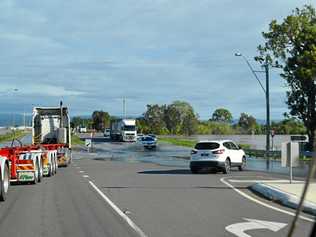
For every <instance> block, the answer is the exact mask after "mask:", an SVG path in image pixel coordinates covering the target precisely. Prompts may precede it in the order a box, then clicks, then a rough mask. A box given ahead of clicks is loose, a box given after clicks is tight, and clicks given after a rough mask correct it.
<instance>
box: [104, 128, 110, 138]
mask: <svg viewBox="0 0 316 237" xmlns="http://www.w3.org/2000/svg"><path fill="white" fill-rule="evenodd" d="M103 135H104V137H106V138H109V137H110V136H111V129H110V128H106V129H104V133H103Z"/></svg>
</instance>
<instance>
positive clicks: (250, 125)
mask: <svg viewBox="0 0 316 237" xmlns="http://www.w3.org/2000/svg"><path fill="white" fill-rule="evenodd" d="M238 126H239V127H240V128H241V129H242V130H243V132H246V133H252V134H253V133H255V131H256V128H257V121H256V119H255V118H254V117H253V116H251V115H248V114H247V113H241V115H240V118H239V121H238Z"/></svg>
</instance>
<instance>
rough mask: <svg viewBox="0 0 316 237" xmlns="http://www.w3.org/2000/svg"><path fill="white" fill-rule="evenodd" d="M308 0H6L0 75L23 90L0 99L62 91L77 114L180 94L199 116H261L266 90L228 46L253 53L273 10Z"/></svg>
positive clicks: (276, 105) (276, 93) (279, 88)
mask: <svg viewBox="0 0 316 237" xmlns="http://www.w3.org/2000/svg"><path fill="white" fill-rule="evenodd" d="M309 2H310V3H312V1H302V0H297V1H288V0H280V1H273V0H267V1H264V2H262V1H252V0H246V1H233V0H223V1H208V0H201V1H194V0H188V1H182V0H174V1H167V0H153V1H147V0H139V1H134V0H126V1H114V0H108V1H101V0H91V1H89V2H87V1H86V0H68V1H64V0H55V1H45V2H43V1H41V0H34V1H26V0H15V1H14V0H3V1H1V2H0V11H1V13H2V14H1V16H0V51H1V54H0V83H1V86H2V88H4V86H5V85H7V88H9V87H10V88H16V87H18V88H19V92H20V96H19V97H17V98H15V100H14V101H12V96H11V95H10V96H9V97H8V98H4V99H2V100H1V101H0V106H4V105H5V104H8V103H9V104H10V106H9V107H7V106H6V107H2V108H9V109H12V108H14V109H16V110H21V108H22V107H23V106H28V104H32V103H33V104H34V103H36V104H39V103H44V104H45V105H47V104H49V103H56V102H55V101H57V99H58V98H59V97H61V98H63V99H64V100H65V101H66V102H67V103H69V105H70V106H71V108H72V111H73V112H74V113H77V114H90V113H91V112H92V111H93V110H94V109H103V110H107V111H109V112H110V113H112V114H120V113H121V98H122V97H123V96H124V97H126V98H127V100H128V102H129V103H128V111H129V113H130V114H133V115H137V114H142V113H143V112H144V109H145V106H146V104H149V103H170V102H172V101H174V100H176V99H183V100H187V101H189V102H190V103H192V105H193V106H194V108H195V110H196V112H197V113H199V114H200V115H201V118H207V117H208V116H209V115H210V113H211V110H214V109H216V107H218V106H224V107H227V108H229V109H231V110H232V112H233V114H234V116H239V114H240V113H241V112H243V111H245V110H247V112H249V113H250V114H253V115H254V116H256V117H260V118H263V117H264V108H265V107H264V106H265V103H264V96H263V95H262V92H261V91H260V88H259V87H258V84H257V82H256V81H255V80H254V78H253V75H252V74H251V73H250V71H249V69H248V68H247V66H246V65H245V63H244V62H243V61H241V60H240V59H239V58H236V57H234V56H233V55H234V52H235V51H236V50H237V49H238V50H240V51H241V52H243V54H244V55H248V56H249V58H251V57H250V56H254V55H255V54H256V46H257V45H258V44H259V43H261V42H262V38H261V31H262V30H265V29H266V28H267V26H268V23H269V22H270V21H271V19H272V18H277V19H281V18H282V17H284V16H286V15H287V14H289V13H290V12H291V10H292V9H293V8H295V7H297V6H298V7H300V6H302V5H303V4H304V3H309ZM254 67H256V64H255V63H254ZM262 78H263V79H264V76H263V77H262ZM0 91H1V90H0ZM271 94H272V101H271V102H272V103H271V104H272V105H273V107H271V110H272V114H273V116H274V117H275V118H280V117H282V113H283V112H284V111H286V110H287V108H286V105H285V103H284V101H285V88H284V81H283V79H281V78H280V77H279V76H278V74H277V73H273V74H271ZM24 97H25V98H24ZM282 109H283V110H284V111H282ZM281 111H282V112H281ZM9 112H10V111H9Z"/></svg>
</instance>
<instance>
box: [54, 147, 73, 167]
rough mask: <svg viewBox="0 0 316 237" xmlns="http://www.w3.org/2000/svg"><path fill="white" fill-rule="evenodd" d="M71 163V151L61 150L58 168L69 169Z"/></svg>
mask: <svg viewBox="0 0 316 237" xmlns="http://www.w3.org/2000/svg"><path fill="white" fill-rule="evenodd" d="M70 163H71V150H70V149H65V148H64V149H60V150H58V151H57V164H58V167H67V166H68V165H69V164H70Z"/></svg>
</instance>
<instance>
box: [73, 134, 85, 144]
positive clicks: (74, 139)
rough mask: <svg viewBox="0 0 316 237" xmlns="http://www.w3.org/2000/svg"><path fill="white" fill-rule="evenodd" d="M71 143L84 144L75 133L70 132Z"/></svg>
mask: <svg viewBox="0 0 316 237" xmlns="http://www.w3.org/2000/svg"><path fill="white" fill-rule="evenodd" d="M71 143H72V144H73V145H84V141H82V140H81V139H80V137H78V136H77V135H76V134H74V133H72V134H71Z"/></svg>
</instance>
